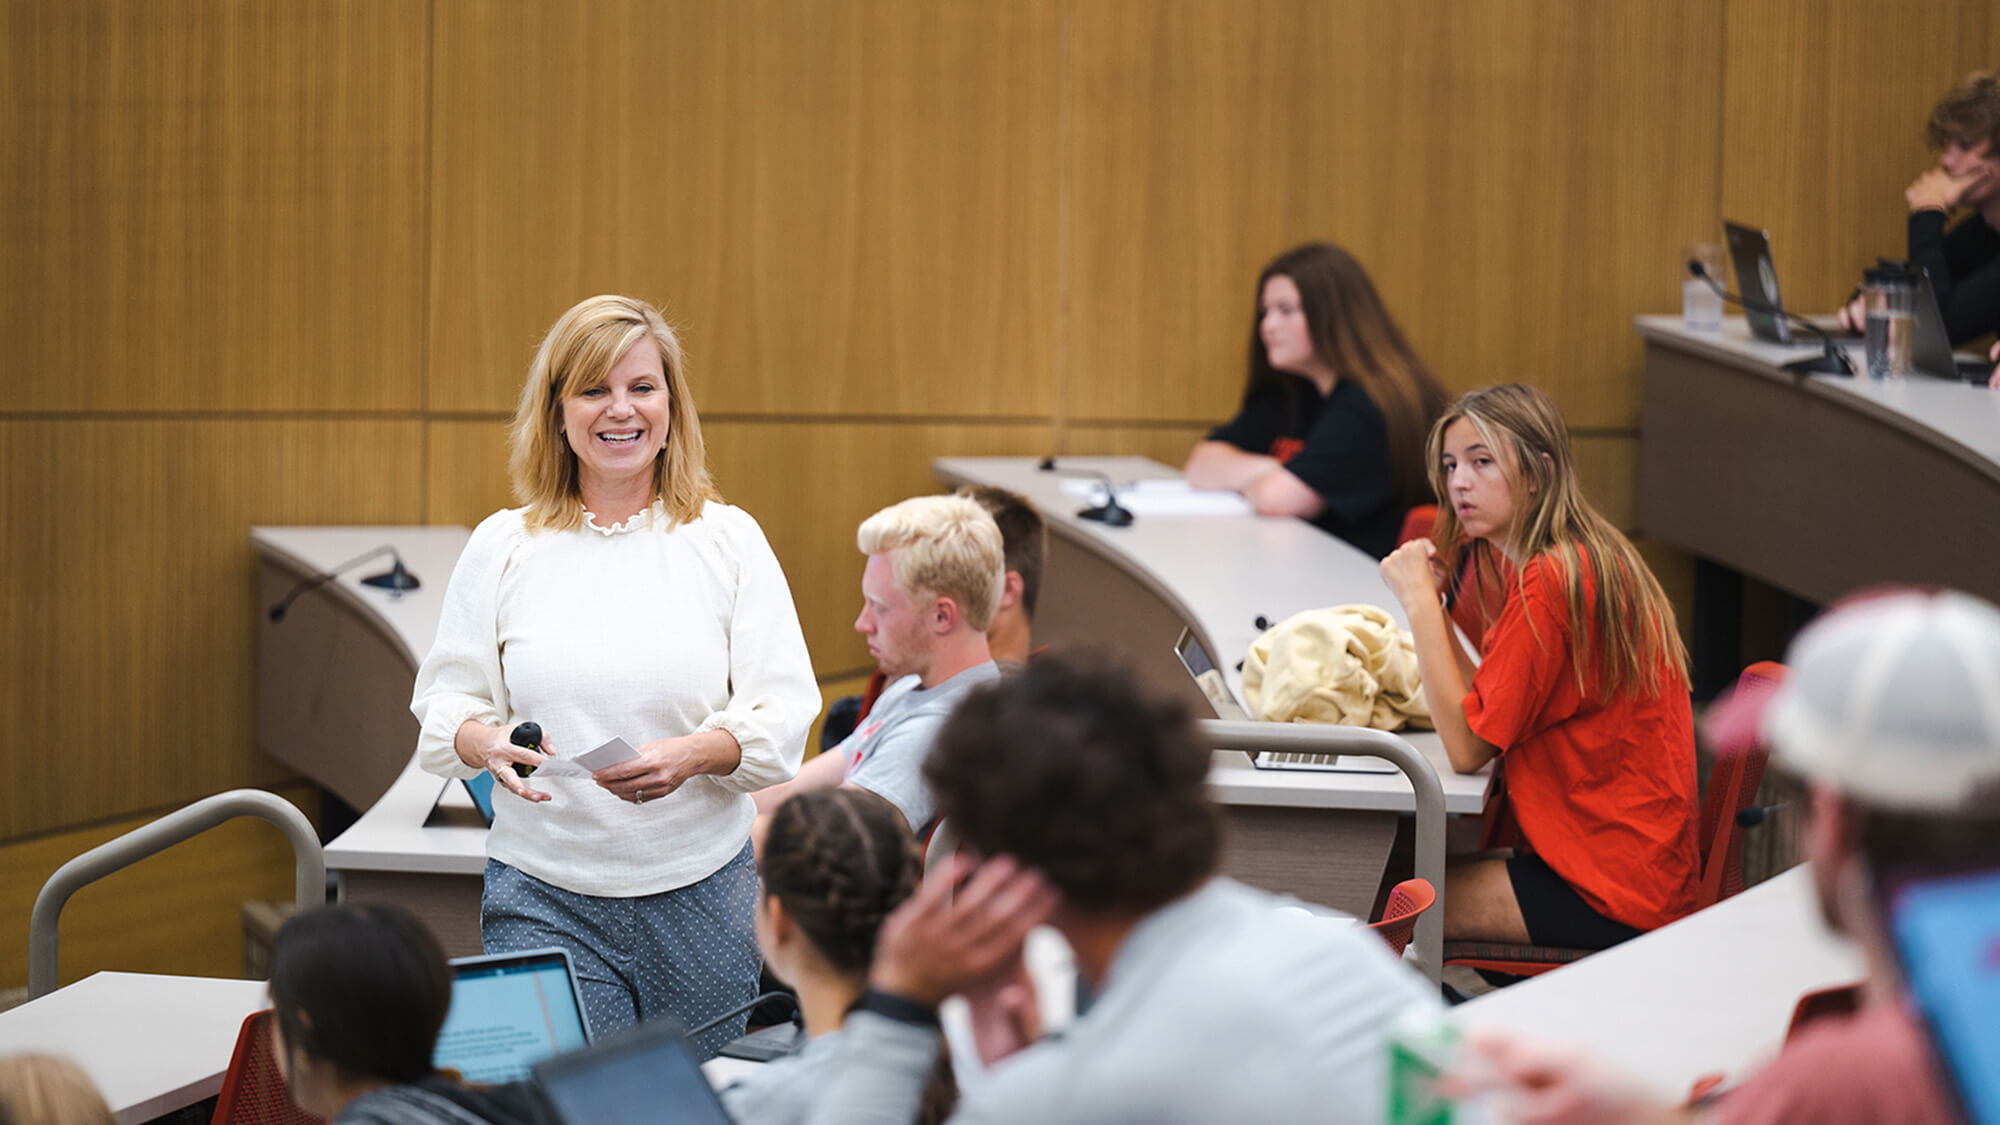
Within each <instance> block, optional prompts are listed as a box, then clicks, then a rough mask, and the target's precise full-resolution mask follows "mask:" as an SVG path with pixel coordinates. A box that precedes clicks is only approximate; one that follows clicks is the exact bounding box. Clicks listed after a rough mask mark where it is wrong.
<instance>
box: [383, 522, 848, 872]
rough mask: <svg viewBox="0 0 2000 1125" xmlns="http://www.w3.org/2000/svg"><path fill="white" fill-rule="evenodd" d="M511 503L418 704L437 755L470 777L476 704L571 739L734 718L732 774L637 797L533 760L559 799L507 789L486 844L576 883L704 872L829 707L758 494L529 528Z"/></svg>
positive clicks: (792, 764)
mask: <svg viewBox="0 0 2000 1125" xmlns="http://www.w3.org/2000/svg"><path fill="white" fill-rule="evenodd" d="M523 512H524V509H518V508H516V509H509V510H506V511H502V512H496V513H495V514H493V515H492V516H489V517H488V518H487V519H486V520H485V521H484V522H482V523H481V524H480V525H479V527H478V528H477V529H475V530H474V531H473V533H472V538H471V540H470V541H468V542H467V543H466V546H465V552H464V553H463V554H462V555H460V556H459V559H458V565H457V566H456V567H455V568H454V569H453V571H452V575H451V584H450V585H449V586H448V587H447V588H446V590H445V597H444V602H445V604H444V611H443V616H442V618H441V619H440V620H439V622H438V631H437V640H436V641H435V642H434V643H433V645H432V646H431V651H430V655H429V656H427V657H426V658H425V659H424V663H423V667H422V668H421V669H419V670H418V672H417V687H416V695H415V698H414V699H413V700H412V701H411V704H410V710H411V711H412V713H414V714H415V715H416V717H417V721H418V722H419V723H420V724H421V725H422V732H421V734H419V736H418V739H417V755H418V759H419V760H420V762H421V763H422V765H423V768H424V769H426V770H428V771H430V772H431V773H436V774H441V775H443V776H446V777H471V776H474V775H476V774H477V773H478V770H477V769H475V768H474V767H471V766H468V765H466V764H465V763H464V762H462V761H460V760H459V757H458V754H457V752H456V751H455V750H454V749H453V740H454V739H455V738H456V736H457V734H458V728H459V727H460V726H462V725H464V723H465V722H466V720H468V719H477V720H479V721H480V722H482V723H488V724H491V725H495V726H504V725H511V724H513V723H517V722H523V721H527V720H533V721H535V722H537V723H540V724H541V727H542V730H543V732H544V734H545V736H546V738H547V739H548V742H549V744H550V745H551V746H552V748H553V749H554V750H555V752H556V754H557V755H558V756H564V755H574V754H581V753H583V752H584V751H587V750H591V749H594V748H595V747H597V746H599V745H601V744H603V743H604V742H607V741H609V740H610V739H612V738H614V737H615V738H623V739H624V740H625V741H627V742H629V743H631V744H632V745H633V746H634V747H637V746H639V745H641V744H642V743H646V742H650V741H653V740H654V739H660V738H670V737H674V736H678V735H686V734H695V733H699V732H702V731H709V730H725V731H728V732H729V733H730V734H731V735H733V736H735V738H736V742H737V745H738V746H740V747H741V748H742V751H743V761H742V764H741V765H739V766H738V767H737V768H736V770H735V771H734V772H732V773H729V774H727V775H723V776H712V775H703V776H698V777H695V778H692V779H690V780H689V781H688V782H687V784H685V785H683V786H682V787H681V788H680V789H679V790H678V791H676V792H674V793H673V794H672V795H670V796H668V797H665V798H661V799H658V800H651V801H647V802H646V803H645V804H643V805H634V804H632V803H630V802H627V801H623V800H621V799H619V798H618V797H615V796H613V795H612V794H611V793H610V792H608V791H606V790H604V789H602V788H600V787H599V786H598V785H597V784H596V783H595V782H593V781H591V780H590V779H589V778H540V777H537V778H531V779H529V784H530V785H533V786H535V787H536V788H539V789H543V790H546V791H547V792H549V793H551V794H553V795H554V798H555V799H554V800H552V801H546V802H540V803H532V802H528V801H524V800H522V799H520V798H519V797H516V796H514V795H513V794H512V793H509V792H507V791H506V789H505V788H504V787H500V786H496V787H495V788H494V791H493V797H494V801H493V806H494V819H493V830H492V832H491V833H490V834H489V836H488V838H487V854H488V855H489V856H490V857H491V858H493V859H496V860H499V861H500V862H502V863H506V864H508V865H510V866H512V867H515V868H518V869H520V870H522V871H525V872H527V873H528V874H530V875H533V876H534V877H535V878H537V879H541V880H542V881H544V882H547V883H552V884H554V885H556V886H558V887H561V888H563V889H565V890H569V891H573V892H576V893H578V894H588V895H598V896H603V897H617V898H625V897H634V896H638V895H648V894H657V893H659V892H661V891H669V890H673V889H675V888H677V887H684V886H687V885H689V884H692V883H696V882H699V881H700V880H702V879H705V878H707V877H708V876H709V875H712V874H714V873H715V872H716V871H717V870H719V869H720V868H721V867H722V866H723V864H725V863H727V862H729V861H730V860H731V859H733V858H734V857H735V856H736V854H737V853H738V852H739V851H741V850H742V848H743V845H744V843H745V842H746V841H747V840H748V839H749V837H750V824H751V821H752V820H754V819H755V817H756V808H755V805H754V804H753V803H752V801H751V799H750V794H751V793H752V792H754V791H755V790H758V789H762V788H764V787H766V786H769V785H775V784H777V783H779V782H782V781H785V780H788V779H790V778H791V777H792V776H793V775H795V774H796V773H797V772H798V768H799V762H800V759H801V757H802V756H803V754H804V749H805V738H806V731H807V728H808V727H809V726H810V725H811V723H812V720H813V717H814V716H815V715H816V714H817V713H818V711H819V703H820V698H819V689H818V686H817V684H816V683H815V681H814V678H813V671H812V661H811V659H810V658H809V657H808V656H807V654H806V644H805V636H804V634H803V633H802V632H801V631H800V628H799V619H798V614H797V612H796V610H795V609H794V608H793V606H792V595H791V590H790V588H789V587H788V586H787V585H786V582H785V575H784V572H783V570H781V569H780V568H779V566H778V559H777V556H776V555H774V554H773V553H772V552H771V547H770V544H769V543H768V542H767V541H766V540H765V538H764V533H763V530H762V529H761V528H759V527H758V526H757V521H756V520H754V519H752V518H751V517H750V515H749V513H747V512H745V511H743V510H742V509H740V508H735V507H732V506H730V505H728V504H723V503H720V502H718V501H710V502H709V503H708V504H707V506H706V507H705V508H704V509H703V511H702V514H701V516H700V518H698V519H695V520H693V521H691V522H688V523H684V524H681V525H679V526H669V521H668V519H667V516H666V511H665V508H664V507H663V506H662V505H659V504H655V505H654V506H653V507H652V508H651V509H650V510H648V511H646V512H641V513H639V514H638V515H636V516H634V517H632V518H631V519H630V520H627V521H626V522H625V523H622V524H618V525H615V526H613V527H610V528H604V527H600V526H598V525H597V524H596V523H595V522H594V521H593V520H590V519H586V520H585V523H584V525H583V527H581V528H578V529H575V530H571V531H553V532H542V533H538V534H530V533H529V532H528V530H527V528H526V525H525V523H524V521H523Z"/></svg>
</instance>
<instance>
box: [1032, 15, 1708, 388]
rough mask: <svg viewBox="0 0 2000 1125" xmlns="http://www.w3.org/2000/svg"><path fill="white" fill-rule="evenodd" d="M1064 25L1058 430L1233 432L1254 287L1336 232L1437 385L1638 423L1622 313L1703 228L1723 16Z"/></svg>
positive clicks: (1194, 19)
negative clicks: (1065, 327)
mask: <svg viewBox="0 0 2000 1125" xmlns="http://www.w3.org/2000/svg"><path fill="white" fill-rule="evenodd" d="M1074 12H1075V16H1074V18H1075V19H1076V21H1077V29H1076V32H1075V40H1076V48H1075V51H1074V57H1075V59H1076V60H1077V62H1076V64H1075V65H1076V72H1077V73H1076V78H1075V80H1074V85H1075V88H1076V94H1075V105H1076V110H1075V114H1074V122H1075V124H1074V126H1073V127H1072V129H1071V130H1070V139H1069V141H1068V143H1067V144H1066V145H1065V151H1066V153H1067V154H1068V166H1067V169H1066V176H1067V178H1068V179H1069V181H1070V182H1071V183H1072V184H1073V185H1074V186H1073V189H1072V195H1073V198H1074V202H1073V203H1072V204H1071V206H1070V208H1069V210H1070V213H1071V214H1072V216H1073V218H1072V220H1071V223H1070V231H1071V233H1070V236H1069V238H1068V239H1067V240H1066V246H1067V250H1066V259H1065V260H1066V272H1067V277H1068V280H1067V283H1066V288H1067V291H1068V292H1069V293H1070V294H1071V302H1070V306H1069V308H1068V310H1067V315H1066V323H1067V324H1069V325H1071V326H1072V328H1071V330H1070V331H1068V332H1067V333H1066V334H1065V336H1064V339H1063V341H1062V344H1063V347H1064V354H1065V356H1066V370H1067V371H1068V373H1069V374H1068V385H1067V390H1066V396H1067V397H1066V402H1067V406H1068V413H1069V414H1070V415H1072V416H1074V417H1077V418H1080V419H1086V420H1094V419H1108V418H1183V419H1215V418H1218V417H1220V416H1222V415H1223V414H1225V413H1226V412H1227V411H1228V409H1229V408H1230V407H1231V405H1233V403H1234V401H1235V398H1236V396H1237V395H1238V394H1239V393H1240V387H1241V383H1242V377H1243V376H1242V372H1243V366H1244V352H1245V349H1246V348H1247V346H1248V334H1249V332H1248V330H1249V320H1250V314H1251V309H1252V305H1253V297H1254V295H1253V294H1252V293H1251V291H1250V290H1251V287H1252V284H1253V283H1254V280H1255V275H1256V270H1257V268H1258V267H1259V266H1260V265H1261V263H1262V262H1263V261H1264V260H1266V259H1268V258H1269V257H1271V256H1272V255H1273V254H1275V253H1276V252H1277V251H1278V250H1281V249H1283V248H1284V247H1286V246H1287V245H1290V244H1293V243H1296V242H1300V241H1303V240H1305V239H1307V238H1314V237H1323V238H1330V239H1332V240H1335V241H1338V242H1341V243H1344V244H1345V245H1347V246H1348V247H1349V249H1351V250H1352V251H1353V252H1354V253H1355V254H1356V256H1357V257H1359V258H1360V259H1361V261H1362V262H1363V263H1364V264H1365V265H1366V266H1367V267H1368V268H1369V270H1370V272H1371V273H1372V274H1373V275H1374V277H1375V279H1376V281H1377V283H1378V284H1379V285H1380V287H1381V288H1382V290H1383V292H1384V295H1385V297H1386V298H1387V300H1388V302H1389V305H1390V307H1391V308H1392V309H1393V310H1394V311H1395V313H1396V315H1397V316H1398V317H1399V319H1401V321H1402V322H1403V325H1404V327H1405V328H1406V329H1407V330H1408V331H1409V333H1410V334H1411V336H1412V337H1413V339H1414V340H1415V341H1416V343H1417V345H1418V347H1419V349H1420V350H1421V351H1422V352H1423V354H1424V355H1425V356H1426V358H1427V359H1428V360H1429V361H1430V363H1431V364H1432V365H1433V367H1435V368H1436V369H1437V371H1438V372H1439V373H1440V375H1441V377H1442V378H1443V379H1444V380H1445V381H1446V383H1447V384H1448V385H1450V386H1452V387H1455V388H1458V389H1466V388H1469V387H1472V386H1475V385H1479V384H1483V383H1491V382H1504V381H1510V380H1521V381H1528V382H1534V383H1538V384H1540V385H1542V386H1544V387H1547V388H1549V389H1550V390H1552V391H1553V392H1554V393H1555V394H1556V395H1557V397H1558V399H1559V400H1560V401H1561V402H1562V404H1563V406H1564V409H1565V411H1566V413H1567V414H1568V415H1569V417H1570V420H1571V422H1572V424H1576V425H1587V426H1618V427H1629V426H1631V425H1632V424H1633V420H1634V418H1635V417H1636V411H1637V404H1638V392H1637V387H1638V378H1637V373H1638V358H1639V348H1638V345H1637V343H1636V341H1635V340H1634V339H1633V337H1632V334H1631V330H1630V323H1631V317H1632V316H1633V315H1634V314H1636V313H1640V312H1645V311H1652V310H1658V309H1661V308H1665V307H1672V303H1673V302H1674V301H1676V300H1678V295H1679V291H1680V290H1679V278H1678V275H1677V273H1676V265H1675V263H1676V260H1677V259H1678V257H1679V251H1680V246H1681V244H1682V243H1683V242H1686V241H1689V240H1691V239H1692V238H1693V237H1694V236H1696V235H1697V234H1699V233H1700V232H1703V231H1705V230H1707V229H1708V228H1709V227H1710V226H1712V225H1713V223H1714V215H1713V212H1714V199H1715V183H1716V179H1715V121H1716V116H1717V113H1718V111H1719V104H1720V103H1719V98H1720V87H1721V81H1720V78H1721V70H1720V50H1721V47H1720V37H1721V0H1705V2H1700V3H1686V4H1673V5H1653V6H1649V7H1642V8H1635V7H1633V6H1630V5H1597V4H1591V3H1587V2H1580V0H1569V2H1563V0H1518V2H1514V3H1507V4H1480V5H1465V4H1453V3H1448V2H1444V0H1434V2H1429V3H1410V4H1397V5H1390V4H1380V5H1328V4H1321V3H1314V2H1311V0H1259V2H1255V3H1247V4H1236V3H1231V4H1223V3H1197V2H1192V0H1183V2H1179V3H1157V2H1154V0H1120V2H1112V0H1107V2H1101V3H1085V4H1078V5H1077V6H1076V7H1075V9H1074Z"/></svg>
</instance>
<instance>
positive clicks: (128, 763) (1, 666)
mask: <svg viewBox="0 0 2000 1125" xmlns="http://www.w3.org/2000/svg"><path fill="white" fill-rule="evenodd" d="M421 434H422V428H421V426H420V425H419V424H417V423H415V422H393V421H384V422H299V421H269V422H261V421H259V422H252V421H186V420H160V421H88V420H70V421H42V420H36V421H22V420H17V421H0V527H4V528H5V529H6V531H7V534H6V536H5V537H4V539H0V573H4V574H5V575H7V581H6V583H5V587H4V593H3V594H0V596H4V601H0V637H4V638H6V642H7V643H5V644H0V714H6V715H8V716H10V718H9V722H10V724H11V725H12V727H13V729H14V730H16V731H18V732H20V737H17V738H12V739H9V740H7V744H6V749H5V751H4V752H0V753H4V758H0V761H4V763H5V766H6V773H7V776H8V784H7V785H6V786H5V787H4V788H0V839H7V838H10V837H14V836H18V835H22V834H25V833H29V832H37V831H41V830H45V829H48V828H53V827H57V826H61V825H65V824H74V823H78V822H82V821H87V820H92V819H97V818H102V817H105V816H112V815H118V814H120V813H123V812H126V811H129V810H132V809H146V808H159V807H161V806H164V805H169V804H172V803H175V802H179V801H184V800H188V799H190V798H193V797H197V796H201V795H203V794H206V793H212V792H215V791H216V790H218V789H226V788H229V787H231V786H234V785H244V784H257V783H261V782H266V781H271V780H274V779H277V778H281V777H284V776H285V771H283V770H281V769H280V768H279V767H277V765H276V764H275V763H273V762H272V761H271V760H269V759H267V758H265V757H263V756H262V755H260V754H258V753H257V752H256V751H255V750H254V749H253V738H254V735H253V729H252V728H253V706H254V702H253V701H254V691H253V684H252V680H251V667H252V659H253V654H252V651H251V643H252V630H251V615H252V614H253V613H254V612H256V609H255V607H254V606H253V605H252V604H251V603H252V599H253V597H254V593H255V588H256V587H255V575H254V565H253V560H252V555H251V551H250V545H249V528H250V526H251V525H252V524H259V523H294V524H345V523H384V524H393V523H415V522H417V520H418V518H419V517H418V503H417V501H418V488H419V487H420V482H421V479H422V478H421V476H420V473H421V472H422V463H421V459H420V457H419V453H418V451H419V449H420V444H419V442H420V438H421ZM85 779H87V783H83V782H85Z"/></svg>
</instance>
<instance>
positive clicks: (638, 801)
mask: <svg viewBox="0 0 2000 1125" xmlns="http://www.w3.org/2000/svg"><path fill="white" fill-rule="evenodd" d="M632 803H633V804H635V805H643V804H645V803H646V791H645V790H644V789H641V790H639V791H638V794H637V795H636V796H634V797H633V798H632Z"/></svg>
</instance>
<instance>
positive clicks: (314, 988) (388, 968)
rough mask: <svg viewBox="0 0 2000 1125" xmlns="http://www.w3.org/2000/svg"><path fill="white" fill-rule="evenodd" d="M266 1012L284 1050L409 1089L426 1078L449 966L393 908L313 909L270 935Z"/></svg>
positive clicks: (427, 937)
mask: <svg viewBox="0 0 2000 1125" xmlns="http://www.w3.org/2000/svg"><path fill="white" fill-rule="evenodd" d="M271 1006H272V1007H273V1008H275V1009H277V1017H278V1028H279V1030H281V1031H283V1032H284V1035H285V1048H286V1050H288V1051H292V1052H299V1053H303V1054H305V1055H307V1056H310V1057H312V1058H314V1059H318V1060H320V1061H322V1062H326V1063H331V1064H332V1065H333V1066H334V1067H335V1068H337V1069H338V1070H339V1072H340V1073H341V1074H343V1075H345V1076H346V1077H348V1078H350V1079H378V1080H381V1081H385V1082H396V1083H403V1082H414V1081H416V1080H417V1079H419V1078H423V1077H425V1076H426V1075H429V1074H430V1073H432V1069H433V1068H432V1067H431V1052H432V1050H433V1049H434V1048H435V1047H436V1046H437V1037H438V1029H440V1028H442V1027H443V1026H444V1017H445V1012H446V1011H447V1010H449V1009H450V1007H451V967H450V966H449V965H447V964H445V959H444V950H443V949H441V948H440V947H439V946H438V943H437V939H436V938H434V937H432V936H431V932H430V931H429V930H427V929H425V928H424V925H423V923H421V922H419V921H417V919H416V917H415V916H414V915H412V914H410V912H408V911H406V910H403V909H401V908H400V907H394V906H383V905H366V906H363V905H353V904H342V905H339V906H324V907H319V908H317V909H313V910H308V911H306V912H305V913H303V914H299V915H296V916H294V917H293V918H292V919H291V920H290V921H288V922H286V923H285V924H284V926H283V927H281V928H280V929H279V930H278V937H277V940H276V942H275V943H274V945H273V947H272V950H271Z"/></svg>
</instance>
